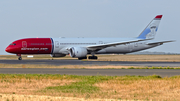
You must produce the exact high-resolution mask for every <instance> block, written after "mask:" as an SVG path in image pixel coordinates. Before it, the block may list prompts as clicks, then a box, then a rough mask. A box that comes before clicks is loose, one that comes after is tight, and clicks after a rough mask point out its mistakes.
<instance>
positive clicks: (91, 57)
mask: <svg viewBox="0 0 180 101" xmlns="http://www.w3.org/2000/svg"><path fill="white" fill-rule="evenodd" d="M94 54H95V53H94V52H91V55H92V56H89V57H88V59H95V60H97V59H98V57H97V56H94Z"/></svg>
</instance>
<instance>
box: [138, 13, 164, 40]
mask: <svg viewBox="0 0 180 101" xmlns="http://www.w3.org/2000/svg"><path fill="white" fill-rule="evenodd" d="M161 18H162V15H157V16H156V17H155V18H154V19H153V20H152V21H151V22H150V23H149V24H148V26H147V27H146V28H145V29H144V30H143V32H142V33H141V34H140V35H139V37H138V38H141V39H154V38H155V35H156V32H157V30H158V26H159V23H160V20H161Z"/></svg>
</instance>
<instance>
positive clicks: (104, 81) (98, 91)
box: [0, 74, 180, 100]
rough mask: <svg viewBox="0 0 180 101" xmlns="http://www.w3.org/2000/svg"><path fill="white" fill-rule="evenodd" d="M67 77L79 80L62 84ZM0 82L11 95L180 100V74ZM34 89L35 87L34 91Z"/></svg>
mask: <svg viewBox="0 0 180 101" xmlns="http://www.w3.org/2000/svg"><path fill="white" fill-rule="evenodd" d="M24 79H25V80H24ZM22 80H24V81H25V84H24V86H19V85H18V84H21V83H22V82H23V81H22ZM34 80H35V82H34ZM42 80H44V81H45V82H44V81H43V82H42V83H40V84H38V82H37V81H42ZM63 80H75V82H71V83H66V82H64V85H61V83H63V82H61V81H63ZM0 81H1V82H0V93H8V94H9V93H11V94H32V95H48V96H63V97H80V98H86V99H89V98H110V99H112V98H113V99H126V100H127V99H129V100H134V99H139V100H146V99H152V100H162V99H163V100H169V99H173V100H180V95H179V93H178V92H180V90H179V89H180V76H173V77H165V78H161V77H160V76H158V75H152V76H128V75H126V76H101V75H97V76H77V75H59V74H0ZM55 81H60V82H55ZM46 82H47V83H48V82H49V84H50V83H51V82H55V83H57V84H55V85H48V86H47V83H46ZM33 83H34V84H33ZM2 84H4V85H2ZM51 84H54V83H51ZM27 85H33V86H29V87H30V88H28V86H27ZM36 85H38V87H39V88H38V87H37V88H33V87H34V86H36ZM40 86H43V87H40ZM6 89H9V90H6ZM12 89H14V90H12ZM18 89H20V91H21V92H22V91H23V93H21V92H17V90H18ZM32 89H34V90H33V91H32ZM11 90H12V91H11ZM24 91H28V92H24ZM30 91H31V92H30ZM172 95H173V96H172Z"/></svg>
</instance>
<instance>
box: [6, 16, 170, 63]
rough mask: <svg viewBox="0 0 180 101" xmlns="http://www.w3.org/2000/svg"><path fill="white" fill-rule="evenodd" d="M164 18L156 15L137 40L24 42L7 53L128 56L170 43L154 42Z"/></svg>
mask: <svg viewBox="0 0 180 101" xmlns="http://www.w3.org/2000/svg"><path fill="white" fill-rule="evenodd" d="M161 18H162V15H157V16H156V17H155V18H154V19H153V20H152V21H151V22H150V23H149V24H148V26H147V27H146V28H145V29H144V30H143V31H142V33H141V34H140V35H139V36H138V37H137V38H25V39H20V40H16V41H14V42H12V43H11V44H10V45H9V46H8V47H7V48H6V49H5V51H6V52H9V53H13V54H17V56H19V58H18V59H19V60H21V59H22V58H21V54H50V55H51V56H52V57H64V56H66V55H70V56H71V57H72V58H78V59H79V60H81V59H87V55H88V54H91V55H92V56H89V57H88V59H97V56H95V54H126V53H131V52H137V51H141V50H145V49H149V48H153V47H156V46H160V45H162V44H163V43H167V42H172V41H171V40H170V41H154V40H153V39H154V38H155V35H156V32H157V30H158V26H159V23H160V20H161Z"/></svg>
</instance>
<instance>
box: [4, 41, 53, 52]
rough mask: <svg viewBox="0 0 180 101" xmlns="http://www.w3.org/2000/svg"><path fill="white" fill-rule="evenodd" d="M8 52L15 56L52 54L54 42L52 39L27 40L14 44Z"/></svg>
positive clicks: (8, 48) (9, 47)
mask: <svg viewBox="0 0 180 101" xmlns="http://www.w3.org/2000/svg"><path fill="white" fill-rule="evenodd" d="M13 43H14V44H15V45H9V46H8V47H7V48H6V51H7V52H9V53H14V54H50V53H51V51H52V42H51V39H50V38H27V39H20V40H16V41H14V42H13Z"/></svg>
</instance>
